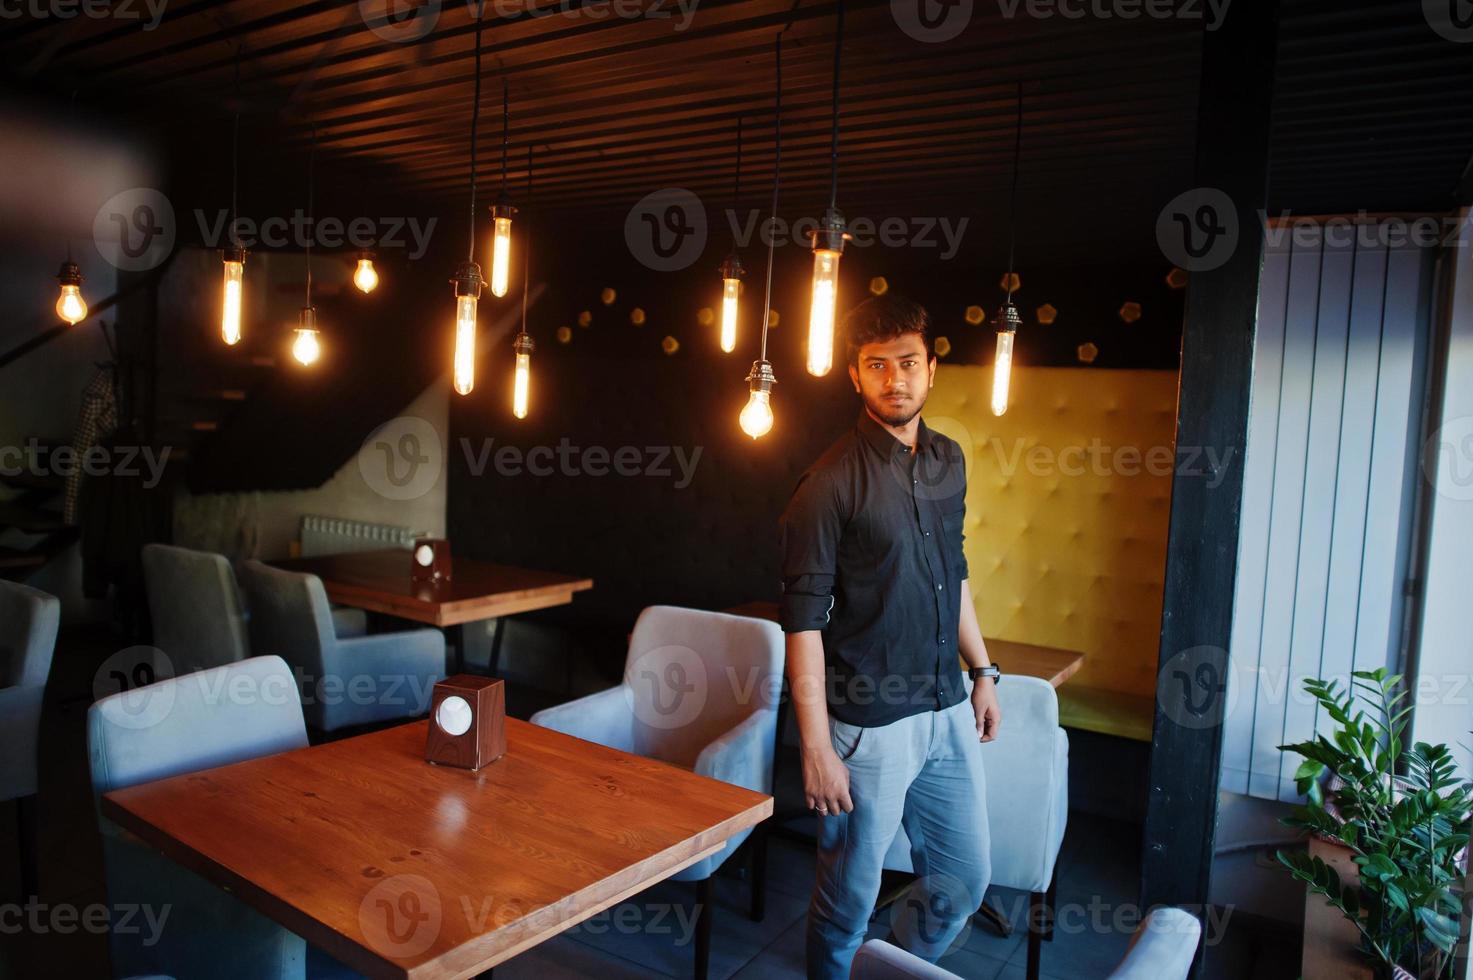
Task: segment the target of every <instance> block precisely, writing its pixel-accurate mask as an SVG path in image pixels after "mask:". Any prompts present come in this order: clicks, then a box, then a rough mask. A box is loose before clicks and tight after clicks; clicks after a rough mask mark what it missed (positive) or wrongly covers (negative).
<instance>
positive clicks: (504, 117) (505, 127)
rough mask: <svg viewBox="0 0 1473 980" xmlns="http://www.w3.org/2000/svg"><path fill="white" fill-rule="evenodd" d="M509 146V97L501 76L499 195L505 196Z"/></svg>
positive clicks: (504, 79)
mask: <svg viewBox="0 0 1473 980" xmlns="http://www.w3.org/2000/svg"><path fill="white" fill-rule="evenodd" d="M510 145H511V95H510V94H509V93H508V92H507V82H506V76H505V75H504V74H503V75H502V76H501V194H502V196H503V197H505V196H506V151H507V147H509V146H510Z"/></svg>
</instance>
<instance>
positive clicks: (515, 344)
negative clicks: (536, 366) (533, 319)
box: [511, 330, 537, 355]
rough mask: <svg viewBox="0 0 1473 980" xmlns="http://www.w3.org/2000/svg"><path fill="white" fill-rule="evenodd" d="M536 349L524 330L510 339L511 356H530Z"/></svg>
mask: <svg viewBox="0 0 1473 980" xmlns="http://www.w3.org/2000/svg"><path fill="white" fill-rule="evenodd" d="M536 349H537V345H536V344H534V343H533V342H532V338H531V336H530V335H529V334H528V333H527V331H525V330H523V331H522V332H521V333H519V334H517V335H516V337H514V338H513V339H512V342H511V351H512V353H513V354H528V355H530V354H531V353H532V352H533V351H534V350H536Z"/></svg>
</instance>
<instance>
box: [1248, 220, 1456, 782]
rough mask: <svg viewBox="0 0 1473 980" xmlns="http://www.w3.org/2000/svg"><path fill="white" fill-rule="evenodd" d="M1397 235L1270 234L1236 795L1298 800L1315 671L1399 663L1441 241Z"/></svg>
mask: <svg viewBox="0 0 1473 980" xmlns="http://www.w3.org/2000/svg"><path fill="white" fill-rule="evenodd" d="M1383 230H1384V227H1383V226H1378V225H1359V226H1356V227H1355V228H1354V229H1352V228H1351V227H1350V226H1348V225H1346V224H1340V225H1336V226H1329V227H1327V226H1324V225H1314V226H1301V227H1296V228H1293V229H1290V228H1286V227H1277V228H1270V229H1268V236H1267V237H1268V241H1267V243H1266V246H1265V256H1264V268H1263V276H1262V279H1261V285H1260V293H1259V305H1258V334H1257V342H1256V345H1255V351H1254V370H1253V389H1252V401H1251V412H1250V416H1249V424H1248V445H1247V447H1246V457H1245V460H1244V467H1245V470H1244V485H1243V515H1242V528H1241V536H1240V539H1239V552H1238V583H1237V592H1236V597H1235V610H1234V618H1233V632H1232V649H1231V664H1232V669H1231V671H1230V674H1229V677H1228V684H1229V692H1228V715H1227V721H1226V730H1225V732H1224V734H1225V744H1224V750H1223V761H1222V788H1223V789H1225V790H1228V791H1231V792H1237V793H1246V794H1249V795H1251V796H1256V797H1260V798H1264V799H1278V800H1284V801H1292V800H1295V799H1297V798H1298V795H1297V793H1296V792H1295V789H1294V780H1293V776H1294V770H1295V768H1296V766H1297V765H1298V763H1299V761H1300V760H1299V759H1298V757H1297V756H1291V755H1286V754H1285V753H1281V752H1280V751H1279V750H1278V748H1277V747H1278V746H1279V745H1282V744H1286V743H1289V742H1297V741H1303V740H1306V739H1308V738H1311V737H1312V736H1313V733H1314V732H1315V730H1316V726H1317V725H1324V724H1326V723H1327V722H1328V719H1327V718H1323V717H1320V712H1319V710H1318V707H1317V705H1316V704H1315V703H1314V701H1313V700H1312V699H1311V698H1310V697H1309V696H1308V695H1307V694H1305V693H1304V690H1303V684H1304V680H1305V679H1306V678H1314V677H1323V678H1339V679H1340V680H1341V681H1342V683H1343V684H1348V683H1349V674H1350V671H1351V670H1369V669H1373V668H1375V667H1378V666H1386V667H1390V668H1392V669H1397V668H1398V667H1399V665H1400V661H1401V633H1402V610H1403V603H1404V598H1403V594H1404V586H1405V582H1406V577H1407V574H1408V556H1409V553H1410V550H1411V539H1412V524H1413V514H1414V510H1415V503H1416V496H1417V488H1416V472H1417V466H1416V457H1417V451H1418V448H1419V447H1418V432H1419V426H1420V419H1421V404H1422V398H1423V388H1424V380H1423V379H1424V375H1425V360H1426V350H1427V322H1428V305H1429V299H1430V292H1431V276H1430V271H1431V267H1432V266H1431V263H1432V253H1431V250H1430V249H1424V248H1419V247H1416V246H1413V245H1406V246H1402V245H1398V244H1393V245H1391V246H1388V245H1387V244H1385V236H1384V235H1382V234H1379V232H1381V231H1383Z"/></svg>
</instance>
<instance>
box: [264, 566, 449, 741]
mask: <svg viewBox="0 0 1473 980" xmlns="http://www.w3.org/2000/svg"><path fill="white" fill-rule="evenodd" d="M240 580H241V584H242V585H243V586H244V587H245V592H246V597H247V599H248V601H249V602H250V606H251V617H250V630H251V649H252V650H253V651H255V652H256V653H257V654H274V655H276V656H279V657H281V658H282V659H284V660H285V661H286V662H287V663H289V664H291V666H292V667H294V668H295V669H296V670H297V671H298V672H299V674H300V678H301V680H302V707H303V711H304V713H305V714H306V717H307V724H309V725H311V726H312V727H313V728H316V729H318V730H320V731H324V732H330V731H333V730H335V729H338V728H343V727H346V726H348V725H364V724H370V723H372V722H380V721H393V720H395V719H399V718H413V717H415V716H417V715H421V714H423V713H425V712H426V711H428V710H429V706H430V695H431V689H432V688H433V687H434V686H435V683H436V682H437V681H440V680H442V679H443V678H444V677H445V637H444V635H443V634H441V633H440V631H439V630H434V629H419V630H406V631H404V632H400V633H376V634H374V635H371V636H358V637H351V638H344V637H340V636H338V635H337V633H336V632H335V631H334V629H333V621H332V610H331V609H330V608H329V606H328V603H327V593H326V591H324V590H323V588H322V580H321V579H319V578H318V577H317V576H316V575H306V574H303V573H301V572H287V571H283V570H281V569H279V568H272V567H271V566H270V565H265V564H262V563H261V562H258V561H248V562H245V563H244V564H242V565H241V567H240Z"/></svg>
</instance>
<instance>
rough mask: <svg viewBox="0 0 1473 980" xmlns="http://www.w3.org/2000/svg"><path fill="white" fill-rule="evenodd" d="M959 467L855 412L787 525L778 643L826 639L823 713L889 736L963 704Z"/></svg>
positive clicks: (937, 444) (930, 441)
mask: <svg viewBox="0 0 1473 980" xmlns="http://www.w3.org/2000/svg"><path fill="white" fill-rule="evenodd" d="M966 490H967V480H966V468H965V464H964V461H963V458H962V451H961V447H960V446H958V445H957V444H956V443H955V442H954V441H952V440H951V439H948V438H947V437H946V436H944V435H941V434H940V433H937V432H933V431H931V430H930V429H928V428H927V427H926V423H925V422H924V421H921V422H920V424H919V427H918V431H917V434H916V449H915V452H911V450H910V449H909V448H908V447H907V446H905V445H904V444H903V443H902V442H900V440H898V439H896V438H895V437H894V436H892V435H891V434H890V433H889V432H887V431H886V430H885V429H884V428H883V427H881V426H880V424H879V423H878V422H876V421H875V420H874V419H873V418H871V417H870V415H869V413H868V412H865V411H863V410H861V412H860V416H859V422H858V423H857V424H856V425H855V427H854V428H853V429H852V430H850V431H849V432H848V433H846V434H845V435H844V436H842V437H841V438H840V439H839V440H838V441H837V442H835V443H834V444H833V445H832V446H830V447H829V449H828V450H827V451H826V452H825V453H824V454H823V455H822V456H821V457H819V459H818V461H817V462H816V463H814V464H813V466H812V467H810V468H809V470H808V471H807V472H806V473H804V474H803V477H802V478H801V479H800V480H799V481H798V487H797V489H796V490H794V492H793V498H792V500H790V501H789V502H788V507H787V510H786V511H784V513H783V516H782V525H781V527H782V534H781V537H782V555H783V558H782V562H783V570H782V574H783V595H782V603H781V617H780V618H781V623H782V628H783V630H784V631H785V632H788V633H796V632H801V631H804V630H822V631H823V648H824V661H825V667H826V670H825V674H826V677H825V682H826V686H827V693H828V705H829V713H830V714H832V715H833V716H834V717H835V718H837V719H839V720H840V721H843V722H847V723H849V724H852V725H864V726H876V725H887V724H889V723H890V722H892V721H896V720H898V719H900V718H904V717H905V716H907V715H912V714H917V713H919V712H921V711H935V710H940V709H942V708H949V707H951V706H952V705H954V704H956V703H958V702H959V701H961V700H963V699H964V698H966V696H967V694H966V688H965V687H964V686H963V683H962V672H961V665H960V662H959V659H958V658H959V654H958V651H957V627H958V622H959V616H960V610H961V606H960V602H961V583H962V582H963V581H964V580H965V579H966V578H967V560H966V558H965V557H964V556H963V554H962V517H963V514H964V513H965V511H966V502H965V501H966Z"/></svg>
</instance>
